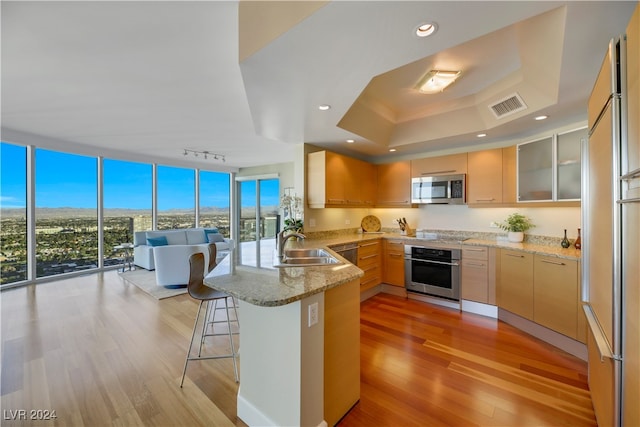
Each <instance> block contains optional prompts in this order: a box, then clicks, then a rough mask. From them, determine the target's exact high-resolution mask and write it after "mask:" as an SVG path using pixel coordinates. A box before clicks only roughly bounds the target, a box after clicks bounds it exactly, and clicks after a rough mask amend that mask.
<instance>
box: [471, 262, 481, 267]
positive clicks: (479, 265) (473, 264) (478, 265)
mask: <svg viewBox="0 0 640 427" xmlns="http://www.w3.org/2000/svg"><path fill="white" fill-rule="evenodd" d="M466 264H467V265H472V266H474V267H486V265H485V264H476V263H475V262H467V263H466Z"/></svg>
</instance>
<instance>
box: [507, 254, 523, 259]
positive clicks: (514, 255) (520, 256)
mask: <svg viewBox="0 0 640 427" xmlns="http://www.w3.org/2000/svg"><path fill="white" fill-rule="evenodd" d="M505 255H507V256H510V257H514V258H524V255H516V254H505Z"/></svg>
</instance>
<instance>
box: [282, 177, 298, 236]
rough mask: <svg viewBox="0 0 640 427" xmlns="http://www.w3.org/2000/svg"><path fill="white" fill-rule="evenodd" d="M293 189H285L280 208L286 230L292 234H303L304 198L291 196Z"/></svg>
mask: <svg viewBox="0 0 640 427" xmlns="http://www.w3.org/2000/svg"><path fill="white" fill-rule="evenodd" d="M291 190H292V189H291V188H290V187H289V188H285V195H284V196H282V199H281V200H280V208H282V210H283V213H284V218H285V219H284V229H285V230H289V231H290V232H291V233H302V231H303V227H304V222H303V220H302V218H301V216H302V214H301V212H302V198H300V197H298V196H296V194H295V193H294V194H291Z"/></svg>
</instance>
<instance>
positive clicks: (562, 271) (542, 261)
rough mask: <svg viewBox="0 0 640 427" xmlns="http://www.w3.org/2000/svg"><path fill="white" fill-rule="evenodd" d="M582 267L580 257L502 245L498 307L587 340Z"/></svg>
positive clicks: (581, 339) (575, 337)
mask: <svg viewBox="0 0 640 427" xmlns="http://www.w3.org/2000/svg"><path fill="white" fill-rule="evenodd" d="M578 270H579V266H578V261H577V260H569V259H564V258H557V257H550V256H543V255H534V254H531V253H526V252H522V251H515V250H507V249H501V250H500V269H499V273H498V274H499V279H498V287H497V303H498V307H500V308H503V309H505V310H508V311H510V312H512V313H515V314H517V315H519V316H521V317H524V318H526V319H529V320H532V321H533V322H535V323H537V324H539V325H542V326H545V327H547V328H549V329H551V330H554V331H556V332H559V333H561V334H563V335H566V336H568V337H570V338H573V339H578V340H580V341H583V340H584V334H583V333H581V331H580V325H583V322H581V321H580V316H581V310H580V290H579V285H578V283H579V282H578V273H579V271H578Z"/></svg>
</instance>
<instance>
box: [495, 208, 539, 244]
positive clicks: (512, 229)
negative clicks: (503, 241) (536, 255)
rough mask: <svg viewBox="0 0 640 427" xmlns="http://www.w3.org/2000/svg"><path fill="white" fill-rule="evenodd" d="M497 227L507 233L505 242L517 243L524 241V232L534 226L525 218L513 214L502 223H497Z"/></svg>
mask: <svg viewBox="0 0 640 427" xmlns="http://www.w3.org/2000/svg"><path fill="white" fill-rule="evenodd" d="M498 227H500V228H501V229H502V230H505V231H506V232H507V240H509V241H510V242H516V243H518V242H522V241H523V240H524V232H525V231H527V230H529V229H530V228H533V227H535V225H533V223H532V222H531V220H530V219H529V218H527V217H526V216H524V215H522V214H519V213H517V212H515V213H512V214H511V215H509V216H508V217H507V219H506V220H504V221H503V222H501V223H498Z"/></svg>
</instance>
